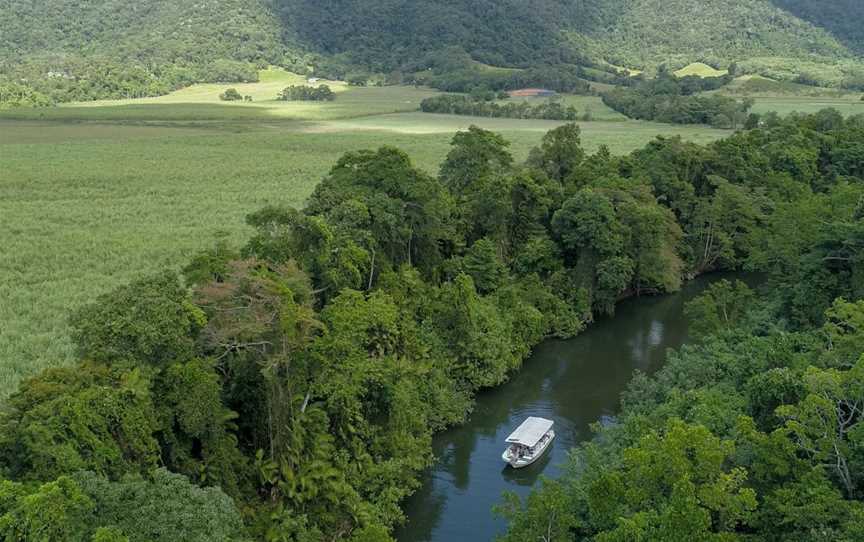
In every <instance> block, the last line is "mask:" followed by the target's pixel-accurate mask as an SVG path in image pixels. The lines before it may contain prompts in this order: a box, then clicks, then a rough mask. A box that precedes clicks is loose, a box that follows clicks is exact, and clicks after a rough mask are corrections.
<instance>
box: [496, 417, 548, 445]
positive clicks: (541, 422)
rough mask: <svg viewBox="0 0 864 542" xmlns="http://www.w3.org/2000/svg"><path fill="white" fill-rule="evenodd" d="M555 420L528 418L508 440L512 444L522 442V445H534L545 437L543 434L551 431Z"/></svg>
mask: <svg viewBox="0 0 864 542" xmlns="http://www.w3.org/2000/svg"><path fill="white" fill-rule="evenodd" d="M554 423H555V422H553V421H552V420H547V419H545V418H534V417H531V418H528V419H527V420H525V421H524V422H522V425H520V426H519V427H518V428H517V429H516V430H515V431H513V434H512V435H510V436H509V437H507V442H509V443H510V444H521V445H522V446H528V447H529V448H530V447H531V446H534V445H535V444H537V443H538V442H540V439H542V438H543V435H545V434H546V433H548V432H549V430H550V429H552V425H554Z"/></svg>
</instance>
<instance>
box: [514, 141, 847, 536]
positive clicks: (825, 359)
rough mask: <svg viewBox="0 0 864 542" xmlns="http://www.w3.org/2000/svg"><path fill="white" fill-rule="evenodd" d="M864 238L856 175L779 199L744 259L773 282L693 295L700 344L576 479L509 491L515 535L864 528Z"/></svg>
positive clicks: (625, 418)
mask: <svg viewBox="0 0 864 542" xmlns="http://www.w3.org/2000/svg"><path fill="white" fill-rule="evenodd" d="M858 130H859V134H860V128H859V129H858ZM859 163H860V161H859ZM859 174H860V173H859ZM791 232H794V234H792V235H790V233H791ZM862 248H864V197H862V192H861V189H860V179H859V180H858V181H855V182H854V183H853V184H847V183H842V182H841V183H839V184H832V185H828V186H824V187H823V188H822V189H821V190H819V191H817V192H816V193H812V192H803V193H799V194H796V195H794V196H792V195H791V194H790V195H789V196H787V197H785V198H783V199H782V201H778V202H776V207H775V210H774V212H773V213H772V214H771V216H770V217H766V220H765V223H764V227H763V228H762V229H761V231H760V232H759V233H758V234H757V235H755V236H754V237H753V250H752V251H751V254H750V258H749V262H748V265H749V266H751V267H753V268H757V269H760V270H763V271H764V272H766V273H767V275H768V277H769V278H768V284H767V286H766V287H765V288H764V289H762V290H760V291H759V292H758V293H757V292H754V291H753V290H751V289H750V288H748V287H747V286H746V285H745V284H743V283H741V282H738V283H735V284H733V283H730V282H728V281H721V282H719V283H717V284H715V285H714V286H712V287H711V288H710V289H709V290H708V291H707V292H706V293H705V294H703V295H702V296H701V297H699V298H697V299H696V300H695V301H693V302H691V303H690V304H689V305H688V306H687V313H688V317H689V318H690V319H691V327H692V330H693V332H694V334H695V335H696V336H697V338H698V340H697V342H696V343H695V344H693V345H691V346H687V347H684V348H683V349H681V350H679V351H677V352H674V353H672V354H671V355H670V357H669V360H668V363H667V365H666V367H665V368H663V369H662V370H661V371H660V373H659V374H658V375H656V376H655V377H651V378H649V377H646V376H645V375H644V374H637V376H636V378H635V379H634V380H633V381H632V383H631V384H630V386H629V389H628V390H627V391H626V393H625V394H624V395H623V398H622V412H621V414H620V415H619V416H618V417H617V418H616V419H615V421H614V422H613V423H609V424H605V425H604V426H602V427H601V426H599V425H598V426H597V427H596V435H595V437H594V439H593V440H591V441H590V442H588V443H585V444H583V445H581V446H579V447H578V448H577V449H576V450H575V451H574V453H573V455H572V456H571V459H570V462H569V465H568V468H567V473H568V474H567V475H565V476H564V477H563V478H562V479H559V480H555V481H545V482H544V483H543V484H542V486H541V487H540V488H539V489H536V490H534V492H533V493H532V494H531V495H530V496H529V497H528V498H527V499H525V500H524V501H520V499H519V498H518V497H516V496H514V495H510V496H509V497H508V498H507V501H506V503H505V504H504V505H502V506H501V507H500V508H499V512H500V513H501V514H503V515H504V516H506V517H507V518H508V519H509V520H510V528H509V532H508V534H507V536H506V537H504V540H506V541H511V540H512V541H519V540H525V539H527V538H530V537H531V536H532V535H534V534H535V533H537V532H542V533H545V536H546V538H545V540H549V541H565V540H596V541H603V542H612V541H621V542H625V541H627V542H629V541H634V540H646V541H647V540H723V541H738V540H740V541H742V542H743V541H765V542H774V541H777V542H780V541H790V540H794V541H816V540H825V541H829V540H830V541H837V542H852V541H856V540H864V502H862V491H864V475H862V466H864V410H862V408H864V328H862V325H861V324H862V322H864V301H861V298H862V295H864V282H862V276H864V275H862V272H864V255H862Z"/></svg>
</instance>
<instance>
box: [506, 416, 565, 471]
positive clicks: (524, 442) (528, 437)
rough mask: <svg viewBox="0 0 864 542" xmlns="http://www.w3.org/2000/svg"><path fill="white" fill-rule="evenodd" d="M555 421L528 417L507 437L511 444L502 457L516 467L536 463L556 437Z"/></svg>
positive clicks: (519, 467)
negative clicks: (553, 427) (553, 428)
mask: <svg viewBox="0 0 864 542" xmlns="http://www.w3.org/2000/svg"><path fill="white" fill-rule="evenodd" d="M554 423H555V422H553V421H552V420H547V419H545V418H534V417H531V418H528V419H527V420H525V421H524V422H522V425H520V426H519V427H518V428H517V429H516V430H515V431H513V434H512V435H510V436H509V437H507V443H508V444H510V446H508V447H507V449H506V450H504V453H503V454H502V455H501V458H502V459H504V461H505V462H506V463H508V464H509V465H510V466H511V467H513V468H514V469H521V468H522V467H527V466H528V465H530V464H531V463H534V462H535V461H537V460H538V459H540V456H542V455H543V453H544V452H545V451H546V450H547V449H549V445H550V444H552V439H554V438H555V431H553V430H552V425H554Z"/></svg>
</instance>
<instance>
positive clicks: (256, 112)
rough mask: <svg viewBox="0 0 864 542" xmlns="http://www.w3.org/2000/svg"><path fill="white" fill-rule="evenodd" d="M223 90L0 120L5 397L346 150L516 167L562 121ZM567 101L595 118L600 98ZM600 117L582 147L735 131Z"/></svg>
mask: <svg viewBox="0 0 864 542" xmlns="http://www.w3.org/2000/svg"><path fill="white" fill-rule="evenodd" d="M267 75H268V76H271V77H273V78H277V79H278V78H279V77H281V79H278V80H277V81H276V82H274V81H272V80H268V79H266V78H265V79H264V80H262V82H261V83H257V84H256V85H253V86H250V87H248V88H244V89H243V90H241V92H247V93H248V92H257V93H260V94H256V95H260V96H262V97H263V96H265V95H269V94H272V91H273V90H274V89H278V88H281V86H284V84H285V81H286V79H284V77H285V76H284V75H283V74H267ZM237 86H238V87H240V86H239V85H237ZM224 88H225V85H199V86H196V87H193V88H191V89H187V90H185V91H181V92H178V93H175V94H173V95H170V96H166V97H162V98H156V99H149V100H135V101H130V102H117V103H105V102H102V103H94V104H74V105H69V106H64V107H58V108H54V109H48V110H29V111H28V110H18V111H13V112H8V111H7V112H4V115H3V117H5V118H0V193H2V194H3V198H2V199H0V231H2V232H3V234H2V239H0V241H2V245H3V247H4V249H3V251H4V252H3V257H2V258H0V322H2V323H3V325H2V327H0V397H4V396H6V395H8V393H10V392H11V391H13V390H14V387H15V386H16V384H17V382H18V381H19V380H20V379H21V378H23V377H25V376H27V375H31V374H34V373H35V372H37V371H38V370H40V369H42V368H45V367H50V366H57V365H61V364H66V363H69V362H70V360H71V359H72V358H73V354H74V353H73V352H72V345H71V342H70V340H69V337H68V327H67V319H68V315H69V313H70V312H71V311H72V310H73V309H74V308H75V307H78V306H80V305H81V304H83V303H86V302H87V301H89V300H92V299H93V298H94V296H96V295H98V294H100V293H102V292H105V291H106V290H109V289H111V288H112V287H114V286H116V285H118V284H122V283H124V282H127V281H129V280H130V279H131V278H133V277H136V276H141V275H146V274H148V273H152V272H155V271H157V270H159V269H162V268H166V267H169V268H177V267H179V266H181V265H183V264H184V262H186V261H188V259H189V257H190V256H191V255H192V254H193V253H194V252H196V251H198V250H200V249H202V248H205V247H207V246H211V245H212V243H214V241H215V239H217V237H220V236H227V238H228V239H229V240H230V241H231V242H233V243H235V244H239V243H242V242H243V240H244V239H245V238H246V237H247V235H248V233H249V232H248V230H247V228H246V227H245V225H244V222H243V219H244V216H245V215H246V214H247V213H249V212H252V211H255V210H256V209H258V208H260V207H262V206H263V205H266V204H268V203H285V204H289V205H298V204H300V203H302V202H303V200H304V199H305V198H306V197H308V195H309V194H310V192H311V191H312V189H313V188H314V186H315V185H316V184H317V183H318V182H319V180H320V179H321V178H322V177H323V176H324V175H326V173H327V171H328V170H329V168H330V167H331V166H332V164H333V163H334V162H335V161H336V159H337V158H338V157H339V156H340V155H341V154H342V153H344V152H346V151H350V150H356V149H362V148H374V147H378V146H380V145H384V144H387V145H395V146H397V147H400V148H402V149H404V150H405V151H407V152H408V153H409V154H410V155H411V156H412V157H413V159H414V160H415V163H416V164H418V166H420V167H422V168H424V169H426V170H428V171H430V172H432V173H434V172H436V171H437V168H438V165H439V164H440V162H441V160H442V159H443V158H444V156H446V154H447V151H448V149H449V142H450V139H451V138H452V135H453V133H454V132H456V131H457V130H460V129H464V128H467V127H468V126H469V125H470V124H478V125H480V126H482V127H485V128H488V129H492V130H496V131H499V132H501V133H502V134H504V135H505V137H507V138H508V139H509V140H510V141H511V142H512V147H511V150H512V152H513V153H514V155H515V156H516V157H517V159H520V160H522V159H524V158H525V157H527V154H528V151H529V150H530V149H531V147H532V146H534V145H537V144H538V143H539V141H540V138H541V137H542V136H543V134H544V133H545V132H546V131H547V130H549V129H551V128H553V127H555V126H558V125H559V124H560V123H557V122H550V121H534V120H511V119H475V118H469V117H454V116H448V115H430V114H423V113H419V112H408V113H393V112H394V111H412V110H413V109H415V108H416V104H417V103H418V102H419V100H420V99H422V97H423V96H427V95H431V94H432V93H433V91H430V90H424V89H414V88H405V87H390V88H362V89H355V88H347V87H344V86H343V87H340V88H339V97H338V99H337V101H336V102H334V103H329V104H286V103H276V102H265V101H264V100H263V98H262V100H261V101H257V102H254V103H253V104H244V105H226V104H222V103H220V102H218V98H216V97H214V93H215V94H217V95H218V93H219V92H222V90H224ZM238 90H239V88H238ZM567 99H568V100H573V101H574V102H577V103H581V104H583V106H584V105H590V104H593V105H594V106H596V107H598V111H601V110H600V107H599V106H602V103H599V101H598V100H597V98H585V97H574V98H567ZM183 100H190V102H184V101H183ZM194 100H200V102H198V103H195V102H194ZM598 104H599V105H598ZM577 107H579V106H578V105H577ZM603 115H606V118H607V119H608V120H606V121H602V120H601V121H597V122H587V123H581V125H582V129H583V140H584V144H585V146H586V148H587V149H589V150H593V149H596V148H597V147H598V146H599V145H601V144H605V145H608V146H609V147H610V148H611V149H612V150H613V151H614V152H616V153H625V152H629V151H631V150H633V149H635V148H638V147H641V146H642V145H644V144H645V143H646V142H647V141H648V140H650V139H651V138H653V137H654V136H656V135H659V134H662V135H667V136H668V135H681V136H683V137H685V138H687V139H691V140H695V141H699V142H707V141H710V140H713V139H716V138H718V137H722V136H723V135H725V134H726V132H723V131H720V130H713V129H710V128H706V127H698V126H673V125H665V124H653V123H641V122H634V121H622V120H621V119H620V118H617V119H616V118H614V116H615V115H617V114H615V113H614V112H612V113H608V112H607V113H604V114H603ZM598 117H602V115H600V114H598Z"/></svg>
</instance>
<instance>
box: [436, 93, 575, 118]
mask: <svg viewBox="0 0 864 542" xmlns="http://www.w3.org/2000/svg"><path fill="white" fill-rule="evenodd" d="M420 110H421V111H423V112H424V113H445V114H448V115H467V116H472V117H491V118H507V119H545V120H569V121H574V120H578V118H579V111H578V110H577V109H576V108H575V107H573V106H572V105H570V106H565V105H564V104H562V103H561V102H560V101H556V100H546V101H543V102H542V103H538V104H535V105H531V104H530V103H528V102H527V101H524V100H522V101H511V102H507V103H503V104H500V103H495V102H493V101H488V100H483V99H475V98H474V97H472V96H463V95H460V94H445V95H443V96H433V97H431V98H426V99H424V100H423V101H422V102H420Z"/></svg>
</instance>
